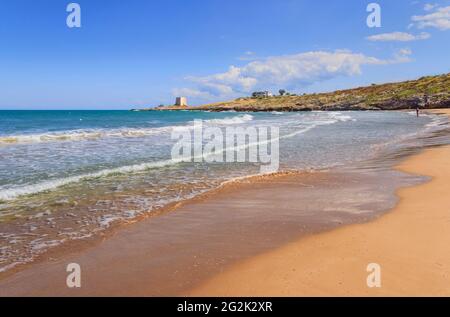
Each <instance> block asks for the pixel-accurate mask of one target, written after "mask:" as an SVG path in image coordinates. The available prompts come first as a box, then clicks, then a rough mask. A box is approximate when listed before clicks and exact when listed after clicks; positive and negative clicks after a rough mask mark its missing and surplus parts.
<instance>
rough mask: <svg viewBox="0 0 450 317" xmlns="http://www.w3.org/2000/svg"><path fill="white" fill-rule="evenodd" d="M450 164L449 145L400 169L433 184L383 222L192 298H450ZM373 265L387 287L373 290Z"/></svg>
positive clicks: (277, 254)
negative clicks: (369, 281)
mask: <svg viewBox="0 0 450 317" xmlns="http://www.w3.org/2000/svg"><path fill="white" fill-rule="evenodd" d="M445 113H447V114H450V111H448V110H445ZM449 159H450V147H448V146H445V147H440V148H435V149H429V150H426V151H425V152H423V153H421V154H419V155H416V156H414V157H412V158H409V159H408V160H407V161H405V162H403V163H402V164H400V165H399V166H398V167H397V168H398V169H399V170H402V171H404V172H407V173H414V174H420V175H427V176H430V177H432V180H431V181H430V182H427V183H426V184H422V185H419V186H415V187H411V188H404V189H401V190H399V191H398V193H397V194H398V196H399V197H400V202H399V204H398V205H397V206H396V207H395V208H394V209H393V210H391V211H390V212H389V214H386V215H384V216H383V217H381V218H380V219H377V220H376V221H373V222H371V223H366V224H361V225H352V226H348V227H343V228H339V229H337V230H334V231H332V232H328V233H323V234H319V235H314V236H311V237H308V238H305V239H302V240H299V241H296V242H293V243H291V244H289V245H287V246H285V247H283V248H281V249H278V250H276V251H274V252H271V253H268V254H264V255H261V256H259V257H256V258H253V259H250V260H249V261H247V262H245V263H242V264H239V265H236V266H235V267H233V268H230V269H229V270H227V271H226V272H224V273H223V274H221V275H219V276H217V277H215V278H214V279H212V280H210V281H208V282H207V283H205V284H204V285H202V286H200V287H198V288H196V289H194V290H192V291H191V292H189V293H188V295H191V296H198V295H203V296H205V295H207V296H330V295H336V296H449V295H450V253H449V252H448V245H449V244H450V230H449V229H450V212H449V207H450V197H449V196H448V192H449V191H450V182H449V179H450V168H449V166H448V161H449ZM370 263H377V264H379V265H380V266H381V274H382V275H381V276H382V278H381V280H382V286H381V287H380V288H369V287H368V286H367V284H366V279H367V276H368V275H369V273H368V272H367V271H366V268H367V266H368V264H370Z"/></svg>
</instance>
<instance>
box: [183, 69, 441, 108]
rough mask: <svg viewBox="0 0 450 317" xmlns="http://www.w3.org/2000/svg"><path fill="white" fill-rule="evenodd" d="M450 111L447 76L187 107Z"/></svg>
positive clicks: (240, 99)
mask: <svg viewBox="0 0 450 317" xmlns="http://www.w3.org/2000/svg"><path fill="white" fill-rule="evenodd" d="M416 107H421V108H426V109H433V108H450V73H449V74H444V75H438V76H426V77H422V78H420V79H417V80H411V81H405V82H399V83H389V84H382V85H371V86H368V87H360V88H355V89H348V90H338V91H335V92H330V93H320V94H308V95H302V96H275V97H269V98H251V97H249V98H239V99H236V100H233V101H228V102H219V103H214V104H207V105H203V106H199V107H189V109H191V110H193V109H196V110H210V111H229V110H235V111H311V110H399V109H415V108H416Z"/></svg>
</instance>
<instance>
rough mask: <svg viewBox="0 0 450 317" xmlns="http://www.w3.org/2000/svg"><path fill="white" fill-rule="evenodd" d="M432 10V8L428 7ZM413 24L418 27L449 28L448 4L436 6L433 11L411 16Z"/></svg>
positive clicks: (449, 14)
mask: <svg viewBox="0 0 450 317" xmlns="http://www.w3.org/2000/svg"><path fill="white" fill-rule="evenodd" d="M430 10H433V9H430ZM411 20H412V21H413V25H414V26H416V27H417V28H419V29H424V28H428V27H432V28H437V29H439V30H442V31H445V30H449V29H450V6H448V7H443V8H437V9H436V10H435V11H434V12H433V13H429V14H426V15H415V16H413V17H412V18H411Z"/></svg>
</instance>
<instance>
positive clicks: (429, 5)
mask: <svg viewBox="0 0 450 317" xmlns="http://www.w3.org/2000/svg"><path fill="white" fill-rule="evenodd" d="M437 6H438V5H437V4H436V3H426V4H425V5H424V7H423V9H424V10H425V11H431V10H433V9H434V8H436V7H437Z"/></svg>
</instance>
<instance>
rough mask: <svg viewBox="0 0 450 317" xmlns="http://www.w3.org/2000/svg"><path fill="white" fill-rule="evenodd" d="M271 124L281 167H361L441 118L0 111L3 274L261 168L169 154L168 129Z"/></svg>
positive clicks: (435, 125) (377, 114)
mask: <svg viewBox="0 0 450 317" xmlns="http://www.w3.org/2000/svg"><path fill="white" fill-rule="evenodd" d="M195 119H202V120H203V124H204V126H205V127H217V128H220V129H225V128H227V127H277V128H279V130H280V170H310V169H324V168H330V167H334V166H342V165H351V164H357V163H358V162H361V161H364V160H367V159H370V158H373V157H376V156H377V155H383V153H385V152H386V151H389V150H392V149H393V148H396V147H401V146H405V144H410V143H411V142H414V140H416V139H417V137H418V136H420V135H425V134H427V133H430V132H431V131H433V130H435V129H438V128H439V125H440V124H441V123H442V120H444V119H443V118H440V117H437V116H422V117H420V118H416V117H415V116H413V115H412V114H411V113H406V112H345V113H344V112H342V113H340V112H310V113H233V112H228V113H211V112H187V111H180V112H130V111H0V271H4V270H7V269H8V268H11V267H13V266H14V265H16V264H18V263H23V262H27V261H30V260H32V259H33V258H34V257H35V256H36V255H38V254H41V253H42V252H45V250H48V249H49V248H51V247H54V246H57V245H60V244H61V243H64V242H65V241H69V240H73V239H85V238H89V237H92V236H94V235H95V234H96V233H98V232H101V231H102V230H104V229H106V228H107V227H108V226H110V225H111V223H113V222H119V221H125V220H130V219H133V218H135V217H136V216H138V215H141V214H145V213H151V212H152V210H155V209H157V208H160V207H163V206H164V205H166V204H168V203H170V202H173V201H178V200H182V199H186V198H189V197H192V196H194V195H196V194H198V193H201V192H204V191H207V190H210V189H213V188H215V187H217V186H219V185H220V184H222V183H223V182H225V181H228V180H231V179H233V178H237V177H244V176H248V175H254V174H257V173H259V171H260V164H258V163H246V162H243V163H206V162H197V163H180V162H177V161H174V160H172V158H171V149H172V147H173V145H174V143H175V142H176V140H173V139H172V138H171V132H172V131H173V129H174V128H190V127H192V124H193V120H195Z"/></svg>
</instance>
